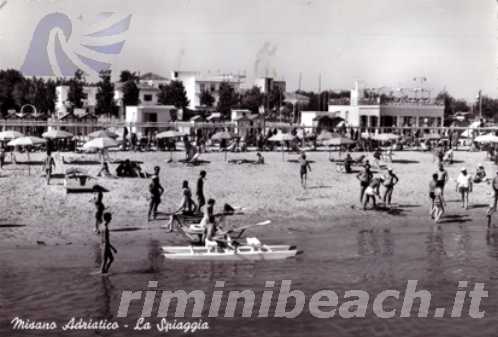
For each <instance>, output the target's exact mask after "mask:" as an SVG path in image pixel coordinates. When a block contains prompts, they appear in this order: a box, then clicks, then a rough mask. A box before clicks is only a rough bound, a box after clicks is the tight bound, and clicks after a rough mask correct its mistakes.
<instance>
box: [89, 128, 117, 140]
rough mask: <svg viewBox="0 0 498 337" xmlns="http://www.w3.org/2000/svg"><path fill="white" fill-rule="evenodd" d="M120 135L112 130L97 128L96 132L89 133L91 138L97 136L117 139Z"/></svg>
mask: <svg viewBox="0 0 498 337" xmlns="http://www.w3.org/2000/svg"><path fill="white" fill-rule="evenodd" d="M118 137H119V135H118V134H117V133H114V132H112V131H110V130H97V131H94V132H92V133H89V134H88V138H90V139H95V138H112V139H116V138H118Z"/></svg>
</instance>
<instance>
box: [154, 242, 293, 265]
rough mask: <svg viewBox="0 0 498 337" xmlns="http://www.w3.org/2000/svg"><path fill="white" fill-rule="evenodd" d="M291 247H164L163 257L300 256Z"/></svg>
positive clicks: (241, 258)
mask: <svg viewBox="0 0 498 337" xmlns="http://www.w3.org/2000/svg"><path fill="white" fill-rule="evenodd" d="M298 253H299V252H298V250H297V248H296V247H295V246H291V245H249V244H247V245H241V246H238V247H236V248H225V247H224V248H221V247H216V248H212V247H211V248H209V247H202V246H199V247H196V246H180V247H172V246H163V247H162V255H163V256H164V257H165V258H167V259H171V260H210V261H260V260H283V259H287V258H290V257H293V256H296V255H297V254H298Z"/></svg>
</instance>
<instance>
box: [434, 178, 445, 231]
mask: <svg viewBox="0 0 498 337" xmlns="http://www.w3.org/2000/svg"><path fill="white" fill-rule="evenodd" d="M444 204H445V202H444V197H443V190H442V189H441V188H440V187H436V189H435V190H434V204H433V207H432V211H431V217H432V218H433V219H434V221H435V222H436V223H438V222H439V220H440V219H441V217H442V216H443V214H444Z"/></svg>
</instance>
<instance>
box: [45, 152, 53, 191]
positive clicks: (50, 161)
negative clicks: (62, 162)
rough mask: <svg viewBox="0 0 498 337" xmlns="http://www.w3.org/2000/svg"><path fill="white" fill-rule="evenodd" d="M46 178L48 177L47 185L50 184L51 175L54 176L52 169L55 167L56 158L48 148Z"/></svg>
mask: <svg viewBox="0 0 498 337" xmlns="http://www.w3.org/2000/svg"><path fill="white" fill-rule="evenodd" d="M44 166H45V178H46V179H47V185H50V177H51V176H52V170H53V169H55V160H54V158H53V157H52V153H51V152H50V150H47V158H45V164H44Z"/></svg>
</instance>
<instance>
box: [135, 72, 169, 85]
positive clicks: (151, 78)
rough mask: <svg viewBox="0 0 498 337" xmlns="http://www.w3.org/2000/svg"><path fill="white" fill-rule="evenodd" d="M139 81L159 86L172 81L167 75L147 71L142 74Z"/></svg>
mask: <svg viewBox="0 0 498 337" xmlns="http://www.w3.org/2000/svg"><path fill="white" fill-rule="evenodd" d="M139 82H140V83H142V84H147V85H149V86H151V87H156V88H159V86H160V85H166V84H168V83H169V82H170V80H169V79H168V78H166V77H163V76H161V75H158V74H154V73H145V74H143V75H141V76H140V78H139Z"/></svg>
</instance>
